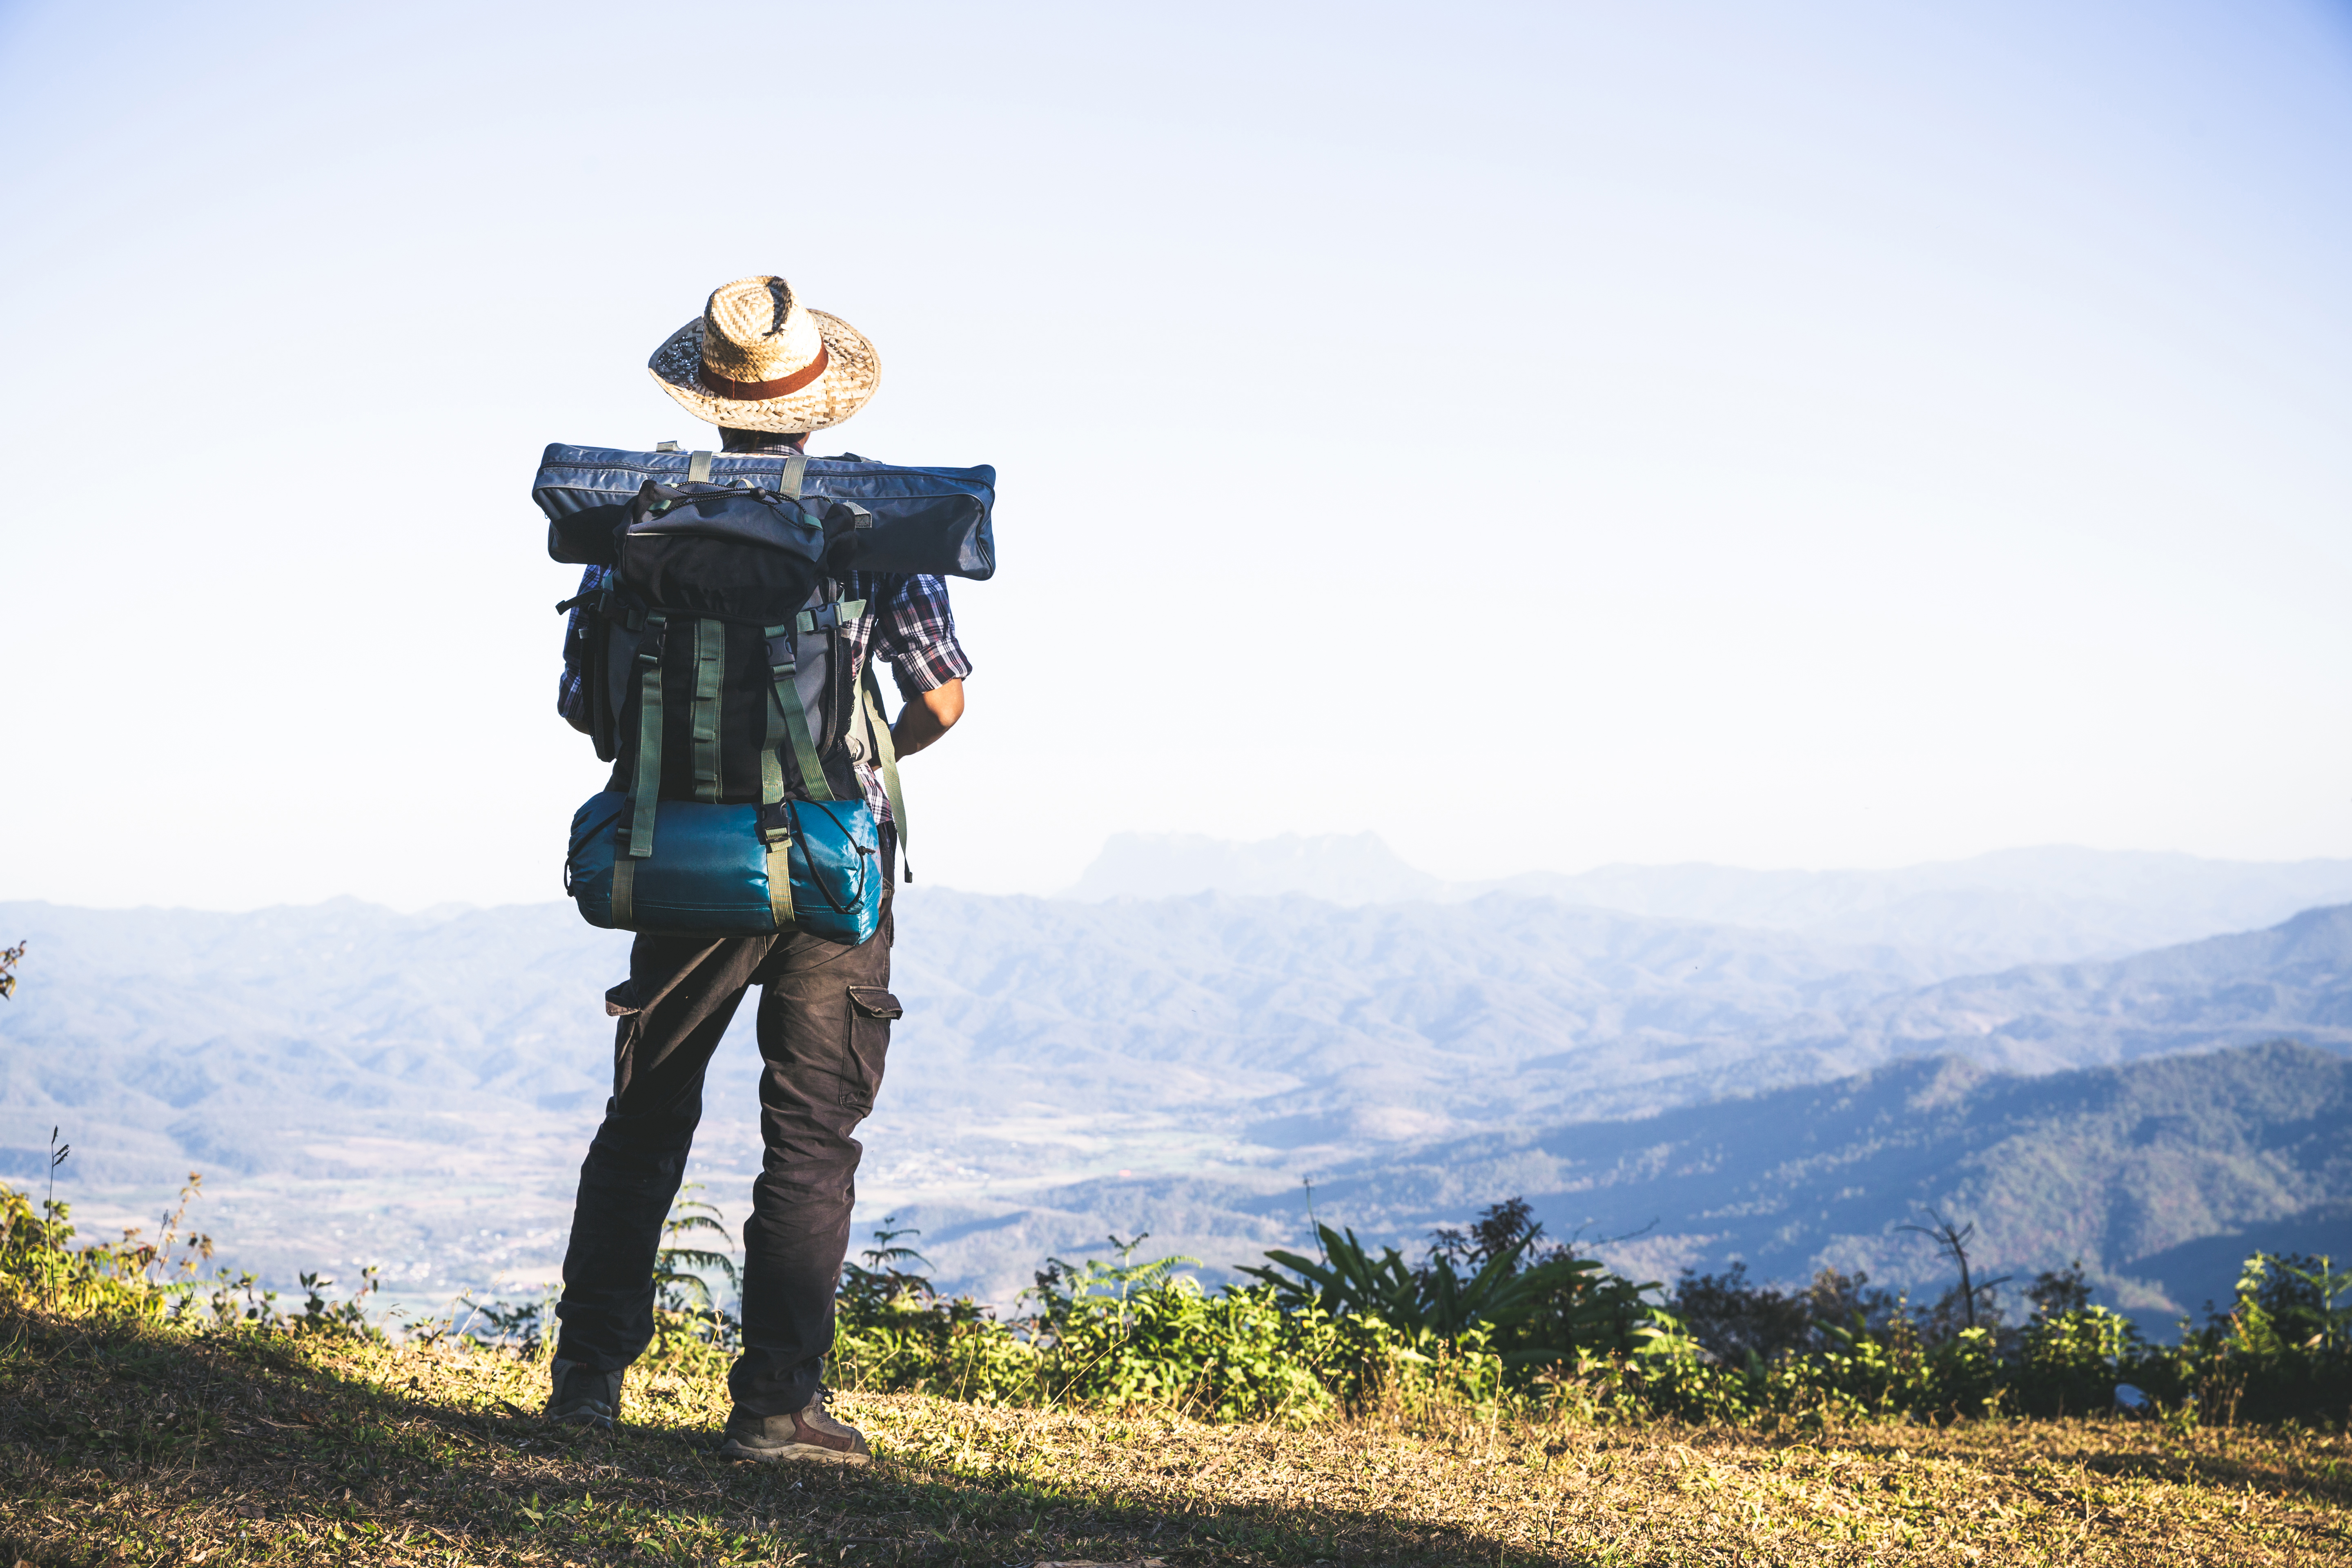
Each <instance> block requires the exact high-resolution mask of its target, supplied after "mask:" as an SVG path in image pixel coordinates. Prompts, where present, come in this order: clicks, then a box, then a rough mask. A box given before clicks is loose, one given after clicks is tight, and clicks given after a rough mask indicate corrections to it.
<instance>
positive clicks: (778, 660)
mask: <svg viewBox="0 0 2352 1568" xmlns="http://www.w3.org/2000/svg"><path fill="white" fill-rule="evenodd" d="M799 662H800V658H799V656H798V655H797V654H796V653H795V652H794V651H793V639H792V635H791V634H790V633H789V632H787V633H782V634H780V635H778V636H776V637H770V638H769V639H768V664H769V666H770V668H773V669H776V670H779V671H783V672H787V673H789V672H790V671H791V670H792V669H793V667H794V666H796V665H797V664H798V663H799Z"/></svg>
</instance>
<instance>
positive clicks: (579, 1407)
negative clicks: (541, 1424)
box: [542, 1359, 621, 1432]
mask: <svg viewBox="0 0 2352 1568" xmlns="http://www.w3.org/2000/svg"><path fill="white" fill-rule="evenodd" d="M552 1371H553V1372H554V1373H555V1386H554V1387H553V1388H552V1389H551V1390H550V1391H549V1393H548V1395H547V1409H546V1410H545V1411H544V1412H542V1414H543V1415H546V1417H547V1418H548V1419H549V1420H550V1421H561V1422H563V1423H565V1424H567V1425H569V1426H591V1427H593V1428H595V1429H596V1430H597V1431H599V1432H610V1431H611V1430H612V1429H613V1423H614V1420H616V1419H617V1418H618V1417H619V1416H620V1414H621V1374H620V1373H618V1372H594V1371H592V1370H590V1369H589V1368H587V1367H584V1366H583V1365H581V1364H580V1363H578V1362H576V1361H563V1360H561V1359H559V1360H557V1361H556V1362H555V1363H554V1365H553V1368H552Z"/></svg>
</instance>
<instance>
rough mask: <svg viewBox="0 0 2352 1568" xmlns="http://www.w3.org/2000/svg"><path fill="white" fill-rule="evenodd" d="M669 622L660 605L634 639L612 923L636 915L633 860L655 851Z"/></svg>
mask: <svg viewBox="0 0 2352 1568" xmlns="http://www.w3.org/2000/svg"><path fill="white" fill-rule="evenodd" d="M667 632H668V622H667V618H666V617H665V616H662V615H661V613H660V612H659V611H654V612H650V613H648V614H647V615H646V631H645V636H644V637H641V638H640V639H639V640H638V642H637V757H636V763H637V765H636V771H635V774H634V775H633V776H632V778H631V779H630V783H629V799H628V804H627V806H626V809H625V812H624V814H623V817H622V822H621V826H620V827H619V829H618V830H617V832H616V834H615V838H616V841H617V844H618V847H619V848H620V850H621V853H620V854H618V855H616V856H614V858H613V923H614V925H617V926H624V927H625V926H626V925H628V923H629V922H630V921H631V920H632V919H633V918H634V914H635V894H636V884H637V862H638V861H640V860H643V859H646V858H649V857H650V856H651V855H652V854H653V852H654V816H655V814H656V812H657V811H658V810H659V809H660V803H661V752H662V645H663V643H664V642H666V641H667Z"/></svg>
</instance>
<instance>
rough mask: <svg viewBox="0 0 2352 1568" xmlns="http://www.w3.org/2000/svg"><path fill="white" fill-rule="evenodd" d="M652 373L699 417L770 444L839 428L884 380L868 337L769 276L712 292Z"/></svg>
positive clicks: (657, 354) (658, 355) (661, 351)
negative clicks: (809, 304)
mask: <svg viewBox="0 0 2352 1568" xmlns="http://www.w3.org/2000/svg"><path fill="white" fill-rule="evenodd" d="M646 368H647V369H648V370H650V371H651V372H652V373H653V377H654V379H655V380H656V381H657V382H659V383H661V384H662V390H663V391H665V392H667V393H668V394H669V395H671V396H672V397H674V398H676V399H677V401H678V403H679V404H680V405H682V406H683V407H684V408H685V409H686V411H687V412H688V413H689V414H691V415H693V416H695V417H696V418H698V419H704V420H708V421H709V422H710V423H711V424H713V425H716V426H719V427H720V428H721V429H724V430H728V431H730V432H733V431H756V432H759V433H760V434H761V436H763V437H766V438H767V439H768V440H769V441H772V440H773V439H774V438H775V437H778V436H789V435H798V436H803V437H805V436H806V435H807V434H808V432H810V431H812V430H822V429H824V427H825V426H829V425H838V424H840V423H841V422H842V421H843V420H845V419H846V418H848V417H849V416H851V415H853V414H855V413H856V412H857V411H858V410H859V409H860V408H862V407H864V406H865V405H866V399H867V398H869V397H871V396H873V395H874V390H875V388H876V387H877V386H878V385H880V384H881V381H882V363H881V361H880V359H879V358H877V356H876V354H875V353H874V345H873V344H872V343H869V342H866V338H865V336H864V334H862V333H860V332H859V331H857V329H856V328H855V327H853V326H851V325H850V324H849V323H848V322H846V321H843V320H841V319H840V318H839V317H838V316H828V315H826V314H825V313H824V311H822V310H809V309H807V308H806V307H805V306H803V304H802V303H801V302H800V300H799V298H798V297H797V296H796V295H794V294H793V289H792V285H790V284H789V283H786V282H785V281H784V280H783V279H781V278H774V277H767V276H761V277H757V278H740V279H736V280H735V281H734V282H732V283H729V284H725V285H723V286H722V287H720V288H719V289H715V290H713V291H712V293H711V296H710V300H709V303H708V304H706V305H705V306H704V307H703V310H702V314H701V316H700V317H698V319H696V320H694V321H688V323H687V324H686V325H684V326H683V327H680V328H679V329H678V330H677V331H675V332H672V333H671V334H670V335H669V338H668V340H667V342H664V343H663V344H662V346H661V347H659V348H657V349H656V350H655V351H654V356H653V358H652V359H650V360H648V361H647V362H646ZM732 449H733V447H732V446H731V444H730V450H732Z"/></svg>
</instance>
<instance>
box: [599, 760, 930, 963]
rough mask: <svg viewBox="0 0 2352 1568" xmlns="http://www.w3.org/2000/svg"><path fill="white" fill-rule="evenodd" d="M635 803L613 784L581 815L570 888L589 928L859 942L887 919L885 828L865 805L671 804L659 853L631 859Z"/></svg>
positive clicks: (660, 820)
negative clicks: (625, 838) (621, 848)
mask: <svg viewBox="0 0 2352 1568" xmlns="http://www.w3.org/2000/svg"><path fill="white" fill-rule="evenodd" d="M628 798H629V797H628V795H626V794H625V793H624V792H622V791H620V790H605V791H604V792H603V793H602V794H599V795H591V796H589V797H588V801H587V804H586V805H583V806H582V807H581V808H580V809H579V811H578V812H576V813H574V814H573V816H572V851H571V854H570V855H569V857H567V858H566V859H565V861H564V878H563V881H564V890H565V891H566V892H568V893H570V894H571V895H572V898H573V899H574V900H578V902H579V905H580V913H581V916H582V918H583V919H584V920H586V921H588V923H589V924H590V925H594V926H603V927H604V928H605V929H606V930H608V931H611V930H618V931H650V932H656V933H658V934H661V935H666V936H713V937H715V936H774V935H777V934H778V933H780V932H784V931H806V932H808V933H809V934H810V935H812V936H815V937H821V938H823V939H824V941H826V942H845V943H849V944H852V945H855V944H856V943H858V942H864V941H866V939H867V938H868V937H870V936H872V935H873V934H874V932H875V930H876V928H877V927H878V926H879V925H880V924H881V921H882V883H883V874H882V853H881V843H880V835H879V831H878V829H877V826H876V823H875V821H874V814H873V812H871V811H870V810H868V809H867V808H866V803H865V802H864V801H840V800H791V799H787V800H782V801H778V802H776V803H775V804H774V805H710V804H707V803H704V802H700V801H687V800H666V801H663V802H662V803H661V807H660V812H659V815H658V816H657V817H656V821H655V823H654V842H653V853H652V854H651V855H650V856H647V857H645V858H640V859H637V860H635V862H633V863H628V864H626V865H625V866H623V865H621V864H620V862H622V861H625V857H621V856H618V855H617V849H618V844H617V842H616V840H617V838H618V836H619V830H620V826H621V824H622V821H623V819H624V817H625V816H626V815H627V805H628ZM786 868H789V870H788V874H786V875H784V876H783V877H782V878H781V879H779V878H777V877H776V876H775V875H774V873H776V872H778V871H784V870H786ZM780 884H781V885H780ZM616 894H617V896H616Z"/></svg>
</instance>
